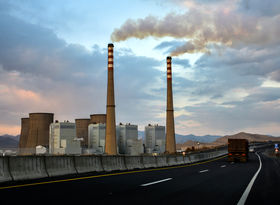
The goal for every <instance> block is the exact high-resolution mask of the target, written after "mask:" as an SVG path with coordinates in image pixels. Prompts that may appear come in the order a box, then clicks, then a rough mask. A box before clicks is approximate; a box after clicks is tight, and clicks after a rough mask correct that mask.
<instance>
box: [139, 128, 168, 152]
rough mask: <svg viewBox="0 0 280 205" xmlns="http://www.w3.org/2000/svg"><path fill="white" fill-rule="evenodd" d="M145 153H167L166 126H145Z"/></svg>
mask: <svg viewBox="0 0 280 205" xmlns="http://www.w3.org/2000/svg"><path fill="white" fill-rule="evenodd" d="M144 145H145V153H148V154H152V153H158V154H159V153H164V152H165V126H160V125H158V124H156V125H151V124H149V125H148V126H145V141H144Z"/></svg>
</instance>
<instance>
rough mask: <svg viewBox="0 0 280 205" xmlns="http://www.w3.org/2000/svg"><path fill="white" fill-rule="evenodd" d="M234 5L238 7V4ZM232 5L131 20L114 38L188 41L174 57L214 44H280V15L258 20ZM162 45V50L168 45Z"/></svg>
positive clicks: (118, 30) (177, 50) (208, 50)
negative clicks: (150, 37)
mask: <svg viewBox="0 0 280 205" xmlns="http://www.w3.org/2000/svg"><path fill="white" fill-rule="evenodd" d="M186 2H189V1H186ZM190 2H192V1H190ZM226 2H229V1H226ZM233 2H234V3H235V4H236V1H233ZM232 4H233V3H231V4H230V5H231V6H226V4H221V5H219V4H215V6H217V7H215V6H212V7H209V6H205V5H202V6H201V4H198V6H194V7H190V8H189V10H188V11H186V12H185V13H183V14H175V13H169V14H168V15H166V16H165V17H164V18H162V19H159V18H157V17H154V16H147V17H145V18H142V19H136V20H133V19H128V20H127V21H126V22H124V24H123V25H122V26H121V27H120V28H116V29H115V30H114V32H113V33H112V34H111V39H112V41H116V42H118V41H124V40H126V39H129V38H138V39H144V38H147V37H149V36H153V37H157V38H158V37H159V38H161V37H173V38H176V39H184V40H185V43H184V44H183V45H178V46H176V47H175V48H174V49H173V50H172V51H170V55H172V56H178V55H181V54H184V53H196V52H208V53H209V52H210V49H209V46H211V45H213V44H214V45H225V46H228V47H238V46H239V47H240V46H244V45H246V44H251V45H260V46H264V45H274V44H275V43H279V38H278V36H279V34H280V27H279V26H277V25H279V24H280V16H273V17H271V18H269V17H263V18H258V17H256V16H252V15H247V14H246V13H242V12H240V11H239V10H238V9H236V7H237V6H236V5H235V4H233V5H232ZM268 34H269V36H267V35H268ZM159 46H160V48H161V47H163V46H166V44H165V45H159Z"/></svg>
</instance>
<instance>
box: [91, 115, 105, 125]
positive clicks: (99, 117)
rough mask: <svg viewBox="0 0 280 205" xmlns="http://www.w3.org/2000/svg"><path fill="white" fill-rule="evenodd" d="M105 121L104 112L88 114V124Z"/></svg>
mask: <svg viewBox="0 0 280 205" xmlns="http://www.w3.org/2000/svg"><path fill="white" fill-rule="evenodd" d="M98 123H103V124H105V123H106V114H92V115H90V124H98Z"/></svg>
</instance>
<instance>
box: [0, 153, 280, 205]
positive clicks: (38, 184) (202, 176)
mask: <svg viewBox="0 0 280 205" xmlns="http://www.w3.org/2000/svg"><path fill="white" fill-rule="evenodd" d="M259 156H260V159H259V158H258V156H257V155H256V154H254V153H250V161H249V162H248V163H230V162H227V158H226V157H223V158H219V159H216V160H214V161H213V160H212V161H208V162H203V163H196V164H193V165H188V166H178V167H172V168H164V169H152V170H151V169H149V170H137V171H126V172H112V173H98V174H87V175H83V176H79V178H78V177H77V176H71V177H70V178H69V177H68V178H52V179H44V180H33V181H25V182H21V183H18V182H17V183H13V184H11V183H9V184H7V183H6V184H0V197H1V204H15V203H16V202H18V201H20V202H21V203H26V204H27V203H28V204H40V203H48V204H50V203H55V204H89V203H91V204H108V203H114V204H215V205H217V204H227V205H230V204H237V203H238V202H240V199H241V198H242V196H243V195H244V192H245V190H246V188H247V187H248V185H249V184H250V182H251V181H252V179H253V177H254V176H255V175H256V173H257V171H258V170H259V168H260V160H261V163H262V166H261V169H260V171H259V173H258V175H257V176H256V179H255V181H253V185H252V187H251V188H250V190H249V193H248V195H247V197H246V199H245V201H243V202H242V201H241V204H242V203H244V202H245V204H279V194H280V188H279V184H280V160H279V159H278V160H277V159H273V158H269V157H267V156H265V155H264V154H263V153H262V152H259ZM1 187H2V188H1Z"/></svg>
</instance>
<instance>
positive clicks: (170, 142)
mask: <svg viewBox="0 0 280 205" xmlns="http://www.w3.org/2000/svg"><path fill="white" fill-rule="evenodd" d="M171 60H172V59H171V57H170V56H168V57H167V58H166V62H167V105H166V145H165V146H166V147H165V151H166V152H167V153H169V154H174V153H176V142H175V128H174V110H173V94H172V69H171Z"/></svg>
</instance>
